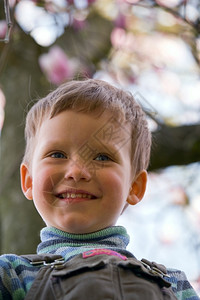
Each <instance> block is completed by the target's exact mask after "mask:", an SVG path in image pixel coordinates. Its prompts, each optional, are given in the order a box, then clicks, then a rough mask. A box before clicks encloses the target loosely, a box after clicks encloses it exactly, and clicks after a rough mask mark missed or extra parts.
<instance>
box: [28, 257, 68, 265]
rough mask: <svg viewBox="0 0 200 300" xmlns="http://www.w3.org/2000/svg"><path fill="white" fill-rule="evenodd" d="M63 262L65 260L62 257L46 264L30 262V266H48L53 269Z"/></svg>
mask: <svg viewBox="0 0 200 300" xmlns="http://www.w3.org/2000/svg"><path fill="white" fill-rule="evenodd" d="M64 262H65V259H64V258H63V257H61V258H57V259H55V260H53V261H51V262H47V261H46V260H40V261H31V262H30V264H31V265H33V266H41V265H43V266H50V267H51V268H54V267H56V266H60V265H62V264H63V263H64Z"/></svg>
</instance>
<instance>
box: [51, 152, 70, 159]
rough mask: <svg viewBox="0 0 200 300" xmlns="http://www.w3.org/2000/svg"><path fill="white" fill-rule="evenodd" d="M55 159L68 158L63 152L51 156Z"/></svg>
mask: <svg viewBox="0 0 200 300" xmlns="http://www.w3.org/2000/svg"><path fill="white" fill-rule="evenodd" d="M50 156H51V157H53V158H66V156H65V155H64V154H63V153H61V152H55V153H52V154H51V155H50Z"/></svg>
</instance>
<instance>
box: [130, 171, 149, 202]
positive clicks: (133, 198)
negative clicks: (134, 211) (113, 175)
mask: <svg viewBox="0 0 200 300" xmlns="http://www.w3.org/2000/svg"><path fill="white" fill-rule="evenodd" d="M146 184H147V171H146V170H142V171H141V172H140V173H139V175H137V177H136V178H135V179H134V181H133V183H132V186H131V189H130V192H129V195H128V198H127V203H128V204H130V205H135V204H137V203H138V202H140V201H141V200H142V198H143V196H144V193H145V191H146Z"/></svg>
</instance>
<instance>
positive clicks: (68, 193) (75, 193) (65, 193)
mask: <svg viewBox="0 0 200 300" xmlns="http://www.w3.org/2000/svg"><path fill="white" fill-rule="evenodd" d="M55 196H56V197H57V198H60V199H66V198H68V199H77V198H79V199H85V200H88V199H96V198H97V196H95V195H94V194H92V193H90V192H88V191H85V190H77V189H73V188H69V189H65V190H62V191H60V192H58V193H56V194H55Z"/></svg>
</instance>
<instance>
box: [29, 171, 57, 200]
mask: <svg viewBox="0 0 200 300" xmlns="http://www.w3.org/2000/svg"><path fill="white" fill-rule="evenodd" d="M61 178H62V174H61V173H60V172H59V173H58V172H57V173H52V172H49V171H43V172H38V174H36V175H35V176H34V180H33V191H34V193H37V194H38V193H39V194H40V196H41V195H43V196H44V197H45V196H47V195H49V194H52V193H53V191H54V190H55V188H56V186H57V184H58V183H59V182H60V181H61Z"/></svg>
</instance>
